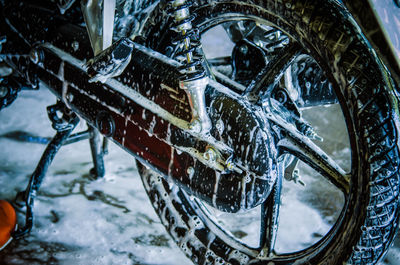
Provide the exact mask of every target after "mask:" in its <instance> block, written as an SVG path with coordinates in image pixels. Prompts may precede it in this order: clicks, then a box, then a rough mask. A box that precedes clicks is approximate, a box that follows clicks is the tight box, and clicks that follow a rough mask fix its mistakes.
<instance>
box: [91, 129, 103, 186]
mask: <svg viewBox="0 0 400 265" xmlns="http://www.w3.org/2000/svg"><path fill="white" fill-rule="evenodd" d="M88 127H89V129H88V131H89V134H90V139H89V142H90V150H91V151H92V158H93V165H94V167H93V168H92V169H91V170H90V175H91V176H92V177H93V178H94V179H98V178H102V177H104V173H105V172H104V159H103V157H104V155H105V153H106V151H105V149H106V148H107V147H106V143H107V138H104V142H103V144H101V137H100V133H99V131H98V130H97V129H96V128H94V127H92V126H91V125H89V124H88Z"/></svg>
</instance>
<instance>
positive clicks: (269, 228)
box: [260, 170, 283, 257]
mask: <svg viewBox="0 0 400 265" xmlns="http://www.w3.org/2000/svg"><path fill="white" fill-rule="evenodd" d="M282 177H283V176H282V170H280V172H279V176H278V178H277V180H276V183H275V186H274V188H273V189H272V192H271V194H270V195H269V197H268V199H267V200H266V201H265V202H264V203H263V204H262V205H261V228H260V229H261V231H260V247H261V255H263V256H265V257H268V256H270V255H271V254H273V252H274V247H275V242H276V236H277V232H278V222H279V208H280V204H281V190H282Z"/></svg>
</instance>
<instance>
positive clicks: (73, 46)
mask: <svg viewBox="0 0 400 265" xmlns="http://www.w3.org/2000/svg"><path fill="white" fill-rule="evenodd" d="M71 46H72V49H73V50H74V52H76V51H77V50H78V49H79V42H77V41H73V42H72V43H71Z"/></svg>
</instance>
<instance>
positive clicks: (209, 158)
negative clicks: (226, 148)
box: [203, 148, 217, 162]
mask: <svg viewBox="0 0 400 265" xmlns="http://www.w3.org/2000/svg"><path fill="white" fill-rule="evenodd" d="M203 157H204V159H205V160H207V161H211V162H212V161H215V160H216V159H217V153H215V151H214V149H212V148H209V149H208V150H207V151H206V152H205V153H204V154H203Z"/></svg>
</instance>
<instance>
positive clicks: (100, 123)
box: [96, 111, 115, 137]
mask: <svg viewBox="0 0 400 265" xmlns="http://www.w3.org/2000/svg"><path fill="white" fill-rule="evenodd" d="M96 127H97V129H98V130H99V132H100V133H101V134H103V135H104V136H106V137H112V136H113V135H114V133H115V122H114V119H113V118H112V116H111V115H110V114H109V113H108V112H105V111H101V112H100V113H99V114H97V116H96Z"/></svg>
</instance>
